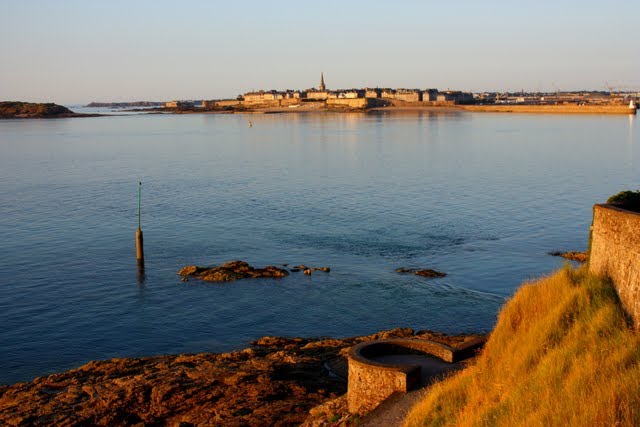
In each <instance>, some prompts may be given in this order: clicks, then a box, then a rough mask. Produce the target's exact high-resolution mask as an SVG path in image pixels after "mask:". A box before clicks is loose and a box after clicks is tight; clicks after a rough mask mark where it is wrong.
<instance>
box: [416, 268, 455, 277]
mask: <svg viewBox="0 0 640 427" xmlns="http://www.w3.org/2000/svg"><path fill="white" fill-rule="evenodd" d="M414 274H415V275H416V276H422V277H445V276H446V275H447V273H442V272H440V271H436V270H431V269H426V270H418V271H416V272H415V273H414Z"/></svg>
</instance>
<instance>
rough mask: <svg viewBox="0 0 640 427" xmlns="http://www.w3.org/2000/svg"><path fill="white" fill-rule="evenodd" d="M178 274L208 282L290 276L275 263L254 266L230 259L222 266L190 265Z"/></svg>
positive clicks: (184, 277)
mask: <svg viewBox="0 0 640 427" xmlns="http://www.w3.org/2000/svg"><path fill="white" fill-rule="evenodd" d="M178 274H179V275H180V276H182V277H183V280H185V279H186V278H188V277H195V278H197V279H200V280H204V281H206V282H233V281H235V280H240V279H257V278H271V279H279V278H282V277H285V276H288V275H289V272H288V271H287V270H284V269H282V268H278V267H276V266H274V265H268V266H266V267H264V268H254V267H252V266H250V265H249V264H248V263H246V262H244V261H229V262H227V263H224V264H222V265H221V266H214V267H199V266H197V265H188V266H186V267H184V268H183V269H182V270H180V271H179V272H178Z"/></svg>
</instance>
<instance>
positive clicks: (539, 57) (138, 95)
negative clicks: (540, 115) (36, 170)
mask: <svg viewBox="0 0 640 427" xmlns="http://www.w3.org/2000/svg"><path fill="white" fill-rule="evenodd" d="M639 17H640V1H637V0H633V1H631V0H626V1H619V0H607V1H590V0H584V1H566V0H556V1H549V0H538V1H514V0H511V1H499V0H484V1H465V0H451V1H444V0H442V1H427V0H422V1H420V0H393V1H391V0H389V1H378V0H367V1H365V0H362V1H357V0H341V1H334V0H313V1H308V0H295V1H293V0H269V1H266V0H261V1H250V0H234V1H229V0H225V1H217V0H210V1H205V0H202V1H197V0H181V1H164V0H135V1H130V0H127V1H123V0H110V1H87V0H55V1H54V0H47V1H45V0H20V1H9V0H0V40H2V41H3V42H2V43H1V44H0V100H21V101H31V102H56V103H59V104H67V105H69V104H76V103H87V102H90V101H104V102H115V101H135V100H151V101H166V100H172V99H218V98H234V97H236V96H237V95H238V94H241V93H244V92H247V91H251V90H259V89H265V90H269V89H279V90H284V89H306V88H310V87H316V86H317V85H318V83H319V78H320V72H324V75H325V82H326V84H327V87H328V88H330V89H337V88H352V87H394V88H395V87H405V88H422V89H426V88H438V89H440V90H445V89H458V90H466V91H474V92H480V91H506V90H509V91H520V90H523V89H524V90H525V91H554V90H575V89H591V90H607V87H613V88H614V90H640V45H639V42H640V25H639V24H638V23H639V22H640V21H639Z"/></svg>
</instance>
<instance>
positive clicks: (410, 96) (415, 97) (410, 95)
mask: <svg viewBox="0 0 640 427" xmlns="http://www.w3.org/2000/svg"><path fill="white" fill-rule="evenodd" d="M394 99H397V100H400V101H405V102H420V101H422V91H421V90H420V89H398V90H396V93H395V98H394Z"/></svg>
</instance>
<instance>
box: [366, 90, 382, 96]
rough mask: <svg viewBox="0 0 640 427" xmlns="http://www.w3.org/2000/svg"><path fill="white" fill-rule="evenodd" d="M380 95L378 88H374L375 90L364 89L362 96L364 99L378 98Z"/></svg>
mask: <svg viewBox="0 0 640 427" xmlns="http://www.w3.org/2000/svg"><path fill="white" fill-rule="evenodd" d="M381 93H382V91H381V90H380V88H375V89H371V88H366V89H365V94H364V96H365V97H366V98H380V95H381Z"/></svg>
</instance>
